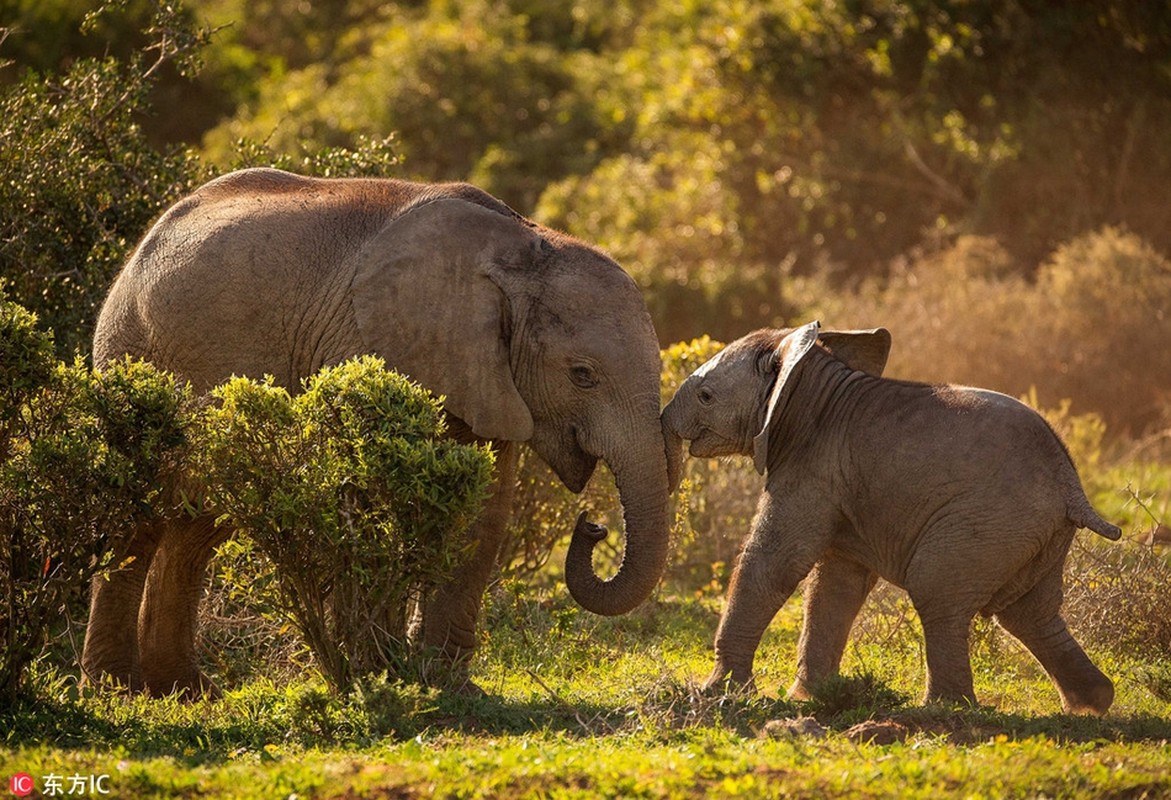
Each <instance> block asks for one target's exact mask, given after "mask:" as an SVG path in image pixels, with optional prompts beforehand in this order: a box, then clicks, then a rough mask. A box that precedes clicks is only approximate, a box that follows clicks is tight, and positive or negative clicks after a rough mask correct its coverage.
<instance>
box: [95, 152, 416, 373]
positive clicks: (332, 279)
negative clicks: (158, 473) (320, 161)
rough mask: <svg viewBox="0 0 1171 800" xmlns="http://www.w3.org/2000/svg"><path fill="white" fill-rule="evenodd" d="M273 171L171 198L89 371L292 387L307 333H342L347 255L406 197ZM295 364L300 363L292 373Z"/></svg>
mask: <svg viewBox="0 0 1171 800" xmlns="http://www.w3.org/2000/svg"><path fill="white" fill-rule="evenodd" d="M402 183H403V182H390V181H367V182H362V183H348V182H340V181H325V180H319V179H312V178H303V177H301V176H297V175H293V174H291V173H285V172H281V171H279V170H270V169H257V170H246V171H242V172H236V173H231V174H229V175H226V176H224V177H222V178H220V179H217V180H215V181H212V182H211V183H208V184H206V185H205V186H203V187H201V188H200V189H198V190H197V191H195V192H194V193H192V194H191V195H189V196H188V197H186V198H184V199H183V200H180V201H179V202H177V203H176V204H175V205H173V206H172V207H171V208H170V209H168V210H167V212H166V213H164V214H163V216H162V217H160V219H159V220H158V222H156V223H155V225H154V226H153V227H152V228H151V229H150V231H148V232H147V234H146V235H145V236H144V237H143V239H142V241H141V242H140V243H139V245H138V247H137V248H136V249H135V251H134V253H133V254H132V255H131V257H130V259H129V260H128V261H127V263H126V265H125V266H124V267H123V269H122V271H121V272H120V273H119V275H118V277H117V279H116V280H115V283H114V285H113V287H112V288H111V290H110V293H109V295H108V297H107V299H106V302H105V304H104V305H103V307H102V311H101V313H100V315H99V318H98V322H97V326H96V328H95V334H94V363H95V364H99V365H100V364H103V363H105V362H107V361H109V360H111V359H116V358H120V357H121V356H123V355H131V356H134V357H138V358H143V359H147V360H150V361H152V362H153V363H155V364H156V365H157V366H159V367H161V368H163V369H167V370H170V371H172V372H174V373H175V374H177V375H178V376H180V377H182V378H184V379H186V380H189V381H191V382H192V383H193V384H194V385H195V387H196V388H197V389H200V390H202V389H206V388H209V387H210V386H213V385H215V384H216V383H218V382H220V381H222V380H224V379H226V378H228V377H230V376H231V375H233V374H237V375H249V376H252V377H260V376H262V375H265V374H270V375H273V376H275V377H276V378H277V380H278V381H279V382H281V383H284V384H286V385H288V384H295V383H296V381H297V380H298V379H299V378H300V377H302V375H301V373H302V372H304V371H305V370H308V369H311V368H312V367H313V366H317V363H316V362H317V361H318V360H319V359H318V358H317V356H316V354H315V349H316V347H317V345H316V344H315V342H317V341H318V339H320V337H321V334H320V333H319V330H320V329H322V328H323V327H326V326H331V330H344V329H346V325H345V323H344V320H343V321H341V322H338V321H337V319H336V318H337V317H338V316H339V315H341V316H344V315H345V314H346V313H347V312H348V311H349V304H348V302H347V301H346V291H347V290H348V286H349V282H350V275H349V274H348V273H347V269H348V268H349V264H348V262H349V259H350V258H351V257H352V256H353V254H354V253H355V252H357V251H358V250H359V249H360V248H361V246H362V245H363V244H364V243H365V242H366V241H367V240H368V239H369V238H370V237H371V236H372V235H373V234H374V233H375V232H376V231H377V230H379V229H380V228H381V227H382V226H384V225H385V224H386V223H387V221H388V220H390V219H393V218H394V216H395V215H396V213H398V210H399V208H400V206H399V203H400V202H408V203H409V202H410V199H411V197H412V195H413V193H412V191H410V187H409V186H401V185H399V184H402ZM302 365H306V366H304V367H302Z"/></svg>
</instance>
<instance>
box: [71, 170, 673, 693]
mask: <svg viewBox="0 0 1171 800" xmlns="http://www.w3.org/2000/svg"><path fill="white" fill-rule="evenodd" d="M365 353H374V354H378V355H380V356H382V357H383V358H384V359H385V360H386V362H387V364H388V365H389V366H390V367H393V368H396V369H398V370H399V371H401V372H404V373H406V374H407V375H409V376H410V377H412V378H413V379H415V380H417V381H419V382H420V383H421V384H423V385H424V386H425V387H427V388H429V389H431V390H432V391H434V392H435V393H437V394H443V395H445V396H446V398H447V400H446V406H445V408H446V410H447V412H448V414H449V421H450V430H451V431H452V435H453V436H455V437H456V438H458V439H460V440H462V441H489V442H492V443H493V444H494V446H495V448H496V451H497V476H496V480H495V485H494V489H493V496H492V498H491V499H490V500H489V501H488V504H487V506H486V508H485V510H484V512H483V514H482V516H481V517H480V519H479V520H478V521H477V522H476V523H475V524H474V526H473V528H472V531H471V535H472V536H473V537H474V538H475V540H476V541H478V547H477V548H476V550H475V552H474V555H473V556H472V559H471V561H470V562H469V563H468V564H466V565H465V566H463V567H462V568H461V569H460V570H459V571H458V573H457V574H456V575H455V577H454V578H453V580H452V581H451V582H450V583H448V584H447V585H445V586H440V587H438V589H437V590H436V591H435V592H434V596H432V597H431V598H430V599H429V600H428V601H427V602H426V603H425V605H424V608H423V611H422V620H421V625H420V629H419V630H417V631H416V632H417V633H418V635H419V636H421V638H422V641H423V643H424V644H426V645H430V646H432V647H435V648H438V649H439V651H440V652H441V653H442V654H443V655H444V656H445V657H446V660H447V661H448V662H449V666H450V669H449V670H446V672H447V674H448V675H449V677H450V676H453V677H451V679H452V680H454V681H455V682H456V683H457V684H458V685H462V686H465V687H467V686H468V685H467V684H465V683H464V681H466V660H467V657H468V655H469V654H470V653H471V651H472V649H473V648H474V646H475V643H476V631H475V627H476V619H477V617H478V615H479V609H480V601H481V596H482V594H483V592H484V589H485V587H486V585H487V583H488V581H489V579H490V577H491V574H492V567H493V564H494V562H495V559H496V555H497V551H498V549H499V544H500V540H501V536H502V533H503V531H504V527H505V525H506V523H507V521H508V517H509V506H510V502H511V495H512V491H513V483H514V476H515V466H516V457H517V447H518V445H519V443H521V442H528V443H529V444H530V445H531V446H532V447H533V449H534V450H535V451H536V452H537V453H538V454H539V455H540V456H541V457H542V458H543V459H544V460H545V461H546V462H548V463H549V465H550V466H551V467H552V468H553V469H554V470H555V471H556V473H557V474H558V475H559V476H560V478H561V480H562V481H564V483H565V484H566V486H568V487H569V488H570V489H572V490H573V491H575V492H578V491H581V489H582V488H583V487H584V486H585V484H586V482H587V481H588V480H589V478H590V476H591V474H592V473H593V471H594V467H595V465H596V463H597V460H598V459H602V460H604V461H605V462H606V463H607V464H608V465H609V467H610V469H611V471H612V472H613V473H614V476H615V478H616V480H617V484H618V487H619V492H620V495H621V501H622V504H623V509H624V518H625V525H626V536H627V543H626V558H625V561H624V563H623V564H622V567H621V569H620V571H619V572H618V573H617V574H616V575H615V576H614V577H613V578H611V579H610V580H609V581H602V580H601V579H599V578H598V577H597V576H596V575H595V573H594V571H593V569H592V566H591V563H590V555H591V553H592V550H593V545H594V544H595V542H596V540H597V539H598V537H599V536H600V535H604V529H600V528H599V527H598V526H594V525H591V524H590V523H588V522H586V521H585V519H584V517H583V519H581V520H579V523H578V526H577V531H576V532H575V535H574V537H573V540H572V545H571V548H570V554H569V557H568V558H567V562H566V581H567V584H568V586H569V589H570V591H571V593H572V594H573V596H574V597H575V598H576V599H577V601H578V602H579V603H581V605H582V606H584V607H585V608H587V609H589V610H591V611H594V612H596V613H599V614H608V615H609V614H622V613H625V612H627V611H629V610H631V609H632V608H634V607H635V606H637V605H638V604H639V603H641V602H642V601H643V600H645V599H646V598H647V596H648V595H649V594H650V592H651V591H652V589H653V588H654V586H655V585H656V583H657V582H658V580H659V578H660V577H661V575H662V571H663V566H664V562H665V558H666V552H667V543H668V539H667V525H668V522H667V497H668V464H667V460H666V459H667V456H666V449H665V447H664V439H663V432H662V429H661V427H660V420H659V369H660V364H659V351H658V344H657V339H656V337H655V332H654V329H653V327H652V325H651V320H650V316H649V314H648V313H647V310H646V307H645V305H644V303H643V301H642V298H641V296H640V294H639V292H638V289H637V287H636V286H635V284H634V282H633V281H632V280H631V279H630V278H629V277H628V276H627V275H626V273H624V272H623V271H622V269H621V268H620V267H619V266H618V265H617V264H616V263H614V262H613V261H612V260H611V259H609V258H608V257H606V256H605V255H604V254H602V253H601V252H599V251H598V250H596V249H594V248H591V247H589V246H587V245H586V244H584V243H582V242H580V241H577V240H575V239H572V238H570V237H568V236H566V235H564V234H561V233H557V232H555V231H552V230H548V229H545V228H542V227H540V226H538V225H536V224H534V223H532V222H529V221H528V220H526V219H524V218H522V217H520V216H519V215H517V214H516V213H515V212H514V211H512V210H511V209H510V208H508V207H507V206H506V205H504V204H503V203H501V202H500V201H498V200H496V199H495V198H493V197H491V196H489V195H487V194H485V193H484V192H482V191H480V190H478V189H475V188H473V187H471V186H468V185H466V184H441V185H425V184H417V183H408V182H404V181H396V180H319V179H309V178H302V177H298V176H295V175H291V174H289V173H285V172H280V171H277V170H268V169H257V170H245V171H242V172H237V173H233V174H231V175H227V176H224V177H222V178H219V179H217V180H215V181H212V182H211V183H209V184H207V185H205V186H203V187H202V188H200V189H199V190H197V191H196V192H195V193H193V194H192V195H191V196H190V197H188V198H186V199H184V200H182V201H180V202H179V203H177V204H175V206H173V207H172V208H171V209H170V210H169V211H167V212H166V213H165V214H164V215H163V216H162V218H161V219H160V220H159V221H158V222H157V223H156V224H155V225H154V227H153V228H152V229H151V230H150V231H149V232H148V233H147V234H146V236H145V237H144V239H143V240H142V242H141V243H140V244H139V246H138V248H137V250H136V251H135V252H134V254H133V255H132V256H131V258H130V260H129V262H128V263H127V264H126V266H125V268H124V269H123V270H122V272H121V274H120V275H119V276H118V278H117V280H116V281H115V283H114V285H113V288H112V289H111V291H110V294H109V296H108V298H107V299H106V302H105V305H104V306H103V308H102V311H101V315H100V317H99V319H98V322H97V328H96V333H95V338H94V363H95V364H96V365H98V366H101V365H102V364H105V363H107V362H109V361H110V360H112V359H117V358H120V357H122V356H123V355H124V354H130V355H132V356H135V357H141V358H144V359H147V360H149V361H152V362H153V363H154V364H156V365H157V366H159V367H161V368H163V369H166V370H170V371H173V372H174V373H176V374H177V375H178V376H180V377H181V378H183V379H186V380H188V381H191V383H192V384H193V386H194V388H195V389H196V390H197V391H200V392H202V391H206V390H208V389H210V388H212V387H213V386H215V385H216V384H218V383H220V382H222V381H224V380H225V379H227V378H228V377H229V376H231V375H247V376H252V377H261V376H263V375H273V376H274V377H275V378H276V381H277V383H279V384H281V385H283V386H286V387H288V388H290V389H294V390H295V389H297V388H298V386H299V383H300V381H301V380H302V379H303V378H305V377H307V376H309V375H312V374H313V373H314V372H316V371H317V370H319V369H320V368H321V367H323V366H327V365H331V364H336V363H338V362H341V361H343V360H345V359H347V358H349V357H351V356H354V355H357V354H365ZM677 466H678V464H677V463H676V464H675V468H677ZM227 534H228V532H227V531H224V530H221V529H217V528H216V527H215V526H214V525H213V524H212V523H211V521H210V520H209V519H206V518H203V519H198V520H194V521H182V522H178V523H172V524H170V525H169V526H155V527H148V528H143V529H140V530H138V531H136V532H135V533H134V536H133V539H132V542H131V548H130V549H131V554H132V555H134V556H136V559H135V560H134V562H133V563H132V564H131V565H130V566H129V568H127V569H125V570H122V571H120V572H117V573H115V574H113V575H112V576H111V577H110V579H109V580H108V581H107V580H100V579H99V580H97V581H95V582H94V584H93V587H92V592H91V607H90V618H89V625H88V628H87V630H86V639H85V650H84V655H83V659H82V663H83V668H84V672H85V674H86V675H87V676H88V678H90V679H95V678H98V677H100V676H110V677H112V678H114V679H115V680H117V681H118V682H120V683H122V684H124V685H127V686H130V687H132V688H145V689H147V690H149V691H151V692H154V693H166V692H173V691H179V692H184V693H189V694H191V695H196V694H202V693H204V692H208V691H212V690H214V687H212V685H211V684H210V683H209V681H208V680H207V679H206V678H205V677H204V676H203V675H201V674H200V672H199V670H198V669H197V667H196V663H195V657H194V651H193V641H194V636H195V625H196V622H195V620H196V611H197V608H198V603H199V599H200V596H201V593H202V585H203V580H204V577H205V572H206V565H207V561H208V558H209V557H210V555H211V552H212V548H213V547H214V546H216V545H217V544H218V543H219V542H221V541H222V540H223V539H224V538H225V536H226V535H227Z"/></svg>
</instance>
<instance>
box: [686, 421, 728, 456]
mask: <svg viewBox="0 0 1171 800" xmlns="http://www.w3.org/2000/svg"><path fill="white" fill-rule="evenodd" d="M687 452H688V453H690V454H691V455H692V456H693V457H695V458H719V457H721V456H734V455H739V454H740V453H741V447H740V444H739V443H738V442H735V441H733V440H732V439H729V438H728V437H726V436H721V435H720V434H718V433H716V432H715V431H713V430H711V429H710V428H703V429H701V430H700V432H699V433H698V434H697V435H696V437H695V438H694V439H692V440H691V444H690V446H689V447H688V448H687Z"/></svg>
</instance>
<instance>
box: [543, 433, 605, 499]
mask: <svg viewBox="0 0 1171 800" xmlns="http://www.w3.org/2000/svg"><path fill="white" fill-rule="evenodd" d="M579 438H580V437H579V434H578V431H577V428H576V427H570V428H569V430H567V431H565V432H564V433H562V434H561V435H559V436H558V437H557V439H556V442H557V444H555V445H554V446H552V447H546V446H545V445H546V444H547V442H546V441H545V440H543V439H541V438H534V439H533V440H532V441H531V442H530V444H531V445H532V446H533V449H534V450H536V451H537V453H538V454H539V455H540V456H541V458H543V459H545V462H546V463H547V464H548V465H549V466H550V467H552V469H553V471H554V472H555V473H557V477H558V478H560V479H561V482H562V483H564V484H565V486H566V488H567V489H569V491H571V492H573V493H574V494H580V493H581V491H582V490H583V489H585V486H586V484H587V483H589V480H590V477H591V476H593V474H594V469H595V468H596V467H597V465H598V457H597V456H594V455H591V454H590V453H588V452H587V451H586V450H585V449H584V448H583V447H582V446H581V443H580V441H579Z"/></svg>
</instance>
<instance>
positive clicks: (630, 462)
mask: <svg viewBox="0 0 1171 800" xmlns="http://www.w3.org/2000/svg"><path fill="white" fill-rule="evenodd" d="M357 260H358V269H357V272H356V274H355V278H354V284H353V305H354V309H355V312H356V318H357V322H358V326H359V328H360V331H361V334H362V336H363V338H364V340H365V342H366V344H367V346H369V347H370V348H372V349H373V350H375V351H377V352H380V353H383V354H384V355H385V356H386V358H387V361H388V363H391V364H393V365H394V366H396V368H398V369H399V370H401V371H403V372H406V373H407V374H409V375H411V377H413V378H414V379H415V380H418V381H419V382H420V383H421V384H423V385H424V386H427V387H429V388H431V389H432V390H433V391H436V392H439V393H442V394H443V395H445V397H446V408H447V410H448V411H449V412H450V413H451V414H453V415H454V416H456V417H458V418H459V419H461V420H463V421H464V422H466V423H467V424H468V425H469V426H470V427H471V430H472V431H473V433H474V434H475V435H476V436H478V437H481V438H483V439H492V440H509V441H516V442H528V443H529V444H530V445H531V446H532V447H533V449H534V450H535V451H536V452H537V453H538V454H539V455H540V456H541V457H542V458H543V459H544V460H545V461H546V462H548V464H549V465H550V466H551V467H552V468H553V470H554V471H555V472H556V473H557V475H558V476H559V477H560V478H561V480H562V481H563V482H564V483H565V485H566V486H568V487H569V488H570V489H571V490H573V491H574V492H580V491H581V490H582V489H583V488H584V486H585V485H586V482H587V481H588V480H589V478H590V476H591V475H592V474H593V471H594V467H595V465H596V464H597V461H598V459H602V460H603V461H605V462H606V463H607V464H608V465H609V467H610V470H611V471H612V472H613V474H614V477H615V479H616V481H617V484H618V489H619V492H620V495H621V501H622V506H623V516H624V520H625V528H626V537H627V541H626V550H625V552H626V556H625V558H624V561H623V564H622V566H621V568H620V569H619V571H618V573H617V574H616V575H615V576H614V577H613V578H611V579H610V580H607V581H604V580H601V579H600V578H598V577H597V575H596V574H595V572H594V570H593V567H592V564H591V555H592V551H593V547H594V544H595V543H596V540H597V538H598V532H599V528H598V527H597V526H592V525H589V524H587V523H584V522H582V523H579V525H578V527H577V530H576V531H575V532H574V535H573V539H572V542H571V545H570V551H569V556H568V558H567V561H566V570H565V571H566V581H567V583H568V586H569V589H570V592H571V593H572V594H573V596H574V598H575V599H576V600H577V601H578V602H579V603H580V604H581V605H582V606H584V607H585V608H587V609H589V610H590V611H594V612H596V613H599V614H606V615H613V614H622V613H626V612H627V611H629V610H631V609H632V608H634V607H635V606H637V605H638V604H639V603H641V602H642V601H643V600H645V599H646V598H647V597H648V596H649V595H650V593H651V591H652V590H653V589H654V587H655V585H656V584H657V583H658V581H659V578H660V577H661V576H662V572H663V567H664V565H665V561H666V554H667V546H668V535H667V533H668V522H667V497H668V486H669V476H668V463H667V454H666V448H665V443H664V435H663V430H662V427H661V423H660V419H659V371H660V362H659V350H658V341H657V338H656V336H655V332H654V328H653V326H652V324H651V320H650V315H649V314H648V312H647V309H646V306H645V304H644V303H643V301H642V298H641V295H640V293H639V291H638V288H637V286H636V285H635V284H634V282H633V281H632V280H631V279H630V277H629V276H628V275H627V274H626V273H625V272H623V270H622V269H621V268H620V267H619V266H618V265H617V264H616V263H615V262H614V261H612V260H611V259H610V258H608V257H606V256H605V255H603V254H602V253H601V252H599V251H598V250H596V249H593V248H591V247H589V246H587V245H585V244H583V243H582V242H580V241H577V240H575V239H572V238H571V237H568V236H565V235H563V234H559V233H556V232H553V231H550V230H546V229H543V228H541V227H539V226H536V225H533V224H532V223H530V222H528V221H526V220H525V219H523V218H521V217H519V216H517V215H515V214H512V213H510V212H509V210H508V209H507V208H506V207H503V206H498V207H486V206H485V204H481V203H478V202H469V201H468V200H465V199H455V198H450V197H449V198H444V199H438V200H432V201H431V202H428V203H426V204H425V205H420V206H418V207H416V208H415V209H413V210H410V211H408V212H406V213H405V214H403V215H402V216H400V217H399V218H398V219H396V220H395V221H394V222H392V223H390V224H389V225H387V226H386V227H385V229H383V230H382V232H381V233H380V234H379V235H378V236H377V237H375V240H374V241H373V242H371V243H370V244H369V245H368V246H367V247H366V248H365V249H364V251H363V253H362V254H360V256H359V257H358V259H357ZM390 308H394V309H405V312H402V313H395V314H393V315H392V314H390V313H388V312H387V309H390Z"/></svg>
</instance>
